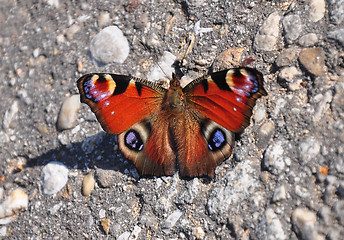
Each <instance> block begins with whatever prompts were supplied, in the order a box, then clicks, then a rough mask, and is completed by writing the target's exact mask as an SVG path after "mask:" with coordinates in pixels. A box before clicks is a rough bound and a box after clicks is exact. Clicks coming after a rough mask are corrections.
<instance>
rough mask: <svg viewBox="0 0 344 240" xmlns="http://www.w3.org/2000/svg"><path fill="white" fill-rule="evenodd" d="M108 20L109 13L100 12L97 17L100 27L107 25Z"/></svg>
mask: <svg viewBox="0 0 344 240" xmlns="http://www.w3.org/2000/svg"><path fill="white" fill-rule="evenodd" d="M110 20H111V19H110V13H108V12H102V13H101V14H100V15H99V18H98V26H99V27H101V28H102V27H104V26H106V25H108V24H109V23H110Z"/></svg>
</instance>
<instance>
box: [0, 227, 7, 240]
mask: <svg viewBox="0 0 344 240" xmlns="http://www.w3.org/2000/svg"><path fill="white" fill-rule="evenodd" d="M6 235H7V226H2V227H0V237H6Z"/></svg>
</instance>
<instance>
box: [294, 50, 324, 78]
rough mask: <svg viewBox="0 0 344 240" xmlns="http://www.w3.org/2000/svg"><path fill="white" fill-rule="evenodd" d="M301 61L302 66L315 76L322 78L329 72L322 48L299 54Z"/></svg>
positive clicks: (303, 51)
mask: <svg viewBox="0 0 344 240" xmlns="http://www.w3.org/2000/svg"><path fill="white" fill-rule="evenodd" d="M299 60H300V62H301V64H302V66H304V67H305V68H306V70H307V71H308V72H310V73H311V74H313V75H315V76H320V75H321V74H323V73H324V72H325V71H326V70H327V69H326V66H325V52H324V50H323V49H322V48H321V47H316V48H305V49H303V50H302V51H301V52H300V54H299Z"/></svg>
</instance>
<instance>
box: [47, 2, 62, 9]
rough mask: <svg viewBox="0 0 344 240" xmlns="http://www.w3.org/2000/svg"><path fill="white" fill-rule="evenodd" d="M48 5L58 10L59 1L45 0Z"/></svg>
mask: <svg viewBox="0 0 344 240" xmlns="http://www.w3.org/2000/svg"><path fill="white" fill-rule="evenodd" d="M46 2H47V3H48V4H49V5H51V6H54V7H56V8H59V6H60V1H59V0H47V1H46Z"/></svg>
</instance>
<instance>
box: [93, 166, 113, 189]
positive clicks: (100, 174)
mask: <svg viewBox="0 0 344 240" xmlns="http://www.w3.org/2000/svg"><path fill="white" fill-rule="evenodd" d="M96 177H97V182H98V184H99V185H100V186H101V187H103V188H108V187H111V186H113V185H114V184H115V181H114V180H115V176H113V170H104V169H99V168H98V169H97V170H96Z"/></svg>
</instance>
